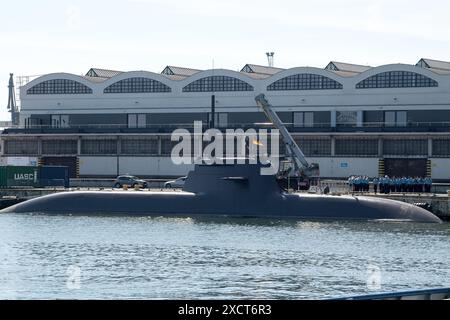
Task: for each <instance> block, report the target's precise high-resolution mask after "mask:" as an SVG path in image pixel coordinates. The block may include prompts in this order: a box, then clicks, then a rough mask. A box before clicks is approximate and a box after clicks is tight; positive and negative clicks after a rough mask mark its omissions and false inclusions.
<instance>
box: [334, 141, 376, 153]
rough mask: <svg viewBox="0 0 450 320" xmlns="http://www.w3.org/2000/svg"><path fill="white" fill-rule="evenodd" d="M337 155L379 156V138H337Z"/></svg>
mask: <svg viewBox="0 0 450 320" xmlns="http://www.w3.org/2000/svg"><path fill="white" fill-rule="evenodd" d="M335 155H336V156H353V157H370V156H378V139H361V138H345V139H343V138H342V139H340V138H336V140H335Z"/></svg>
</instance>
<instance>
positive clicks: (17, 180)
mask: <svg viewBox="0 0 450 320" xmlns="http://www.w3.org/2000/svg"><path fill="white" fill-rule="evenodd" d="M0 187H3V188H4V187H39V168H38V167H31V166H3V167H0Z"/></svg>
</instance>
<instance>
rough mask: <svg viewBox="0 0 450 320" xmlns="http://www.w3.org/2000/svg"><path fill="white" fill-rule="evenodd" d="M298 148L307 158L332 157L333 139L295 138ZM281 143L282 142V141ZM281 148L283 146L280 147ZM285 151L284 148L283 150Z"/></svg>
mask: <svg viewBox="0 0 450 320" xmlns="http://www.w3.org/2000/svg"><path fill="white" fill-rule="evenodd" d="M294 140H295V142H296V143H297V145H298V147H299V148H300V149H301V150H302V151H303V153H304V154H305V156H309V157H320V156H330V155H331V139H330V138H325V139H311V138H303V137H294ZM280 143H282V141H281V140H280ZM280 147H281V145H280ZM283 149H284V148H283Z"/></svg>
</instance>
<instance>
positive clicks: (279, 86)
mask: <svg viewBox="0 0 450 320" xmlns="http://www.w3.org/2000/svg"><path fill="white" fill-rule="evenodd" d="M328 89H342V84H340V83H339V82H337V81H335V80H333V79H330V78H328V77H324V76H321V75H318V74H311V73H302V74H295V75H292V76H288V77H285V78H282V79H280V80H277V81H275V82H274V83H272V84H270V85H269V86H268V87H267V90H269V91H278V90H328Z"/></svg>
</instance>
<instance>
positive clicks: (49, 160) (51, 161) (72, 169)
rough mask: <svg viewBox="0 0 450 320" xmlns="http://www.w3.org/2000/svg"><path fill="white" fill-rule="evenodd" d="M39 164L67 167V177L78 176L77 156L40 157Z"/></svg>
mask: <svg viewBox="0 0 450 320" xmlns="http://www.w3.org/2000/svg"><path fill="white" fill-rule="evenodd" d="M41 165H43V166H58V167H60V166H63V167H69V178H77V176H78V170H77V167H78V158H77V157H42V158H41Z"/></svg>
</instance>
